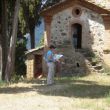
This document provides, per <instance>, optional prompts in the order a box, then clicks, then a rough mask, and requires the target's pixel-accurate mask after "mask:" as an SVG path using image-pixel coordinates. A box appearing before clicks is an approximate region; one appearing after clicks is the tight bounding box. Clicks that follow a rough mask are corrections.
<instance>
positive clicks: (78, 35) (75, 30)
mask: <svg viewBox="0 0 110 110" xmlns="http://www.w3.org/2000/svg"><path fill="white" fill-rule="evenodd" d="M72 44H73V47H74V48H75V49H81V48H82V47H81V46H82V25H81V24H78V23H75V24H73V25H72Z"/></svg>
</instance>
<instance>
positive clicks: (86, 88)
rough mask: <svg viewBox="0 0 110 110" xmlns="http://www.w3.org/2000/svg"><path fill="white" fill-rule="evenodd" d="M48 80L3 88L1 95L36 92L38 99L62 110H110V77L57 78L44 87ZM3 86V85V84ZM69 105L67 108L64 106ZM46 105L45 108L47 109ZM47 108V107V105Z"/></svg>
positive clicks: (97, 75) (92, 75) (25, 82)
mask: <svg viewBox="0 0 110 110" xmlns="http://www.w3.org/2000/svg"><path fill="white" fill-rule="evenodd" d="M42 81H45V82H46V79H45V78H43V79H39V80H36V79H34V80H31V81H24V82H22V84H19V83H18V84H15V85H14V86H13V85H12V86H11V85H9V87H4V88H1V89H2V90H1V93H5V92H6V94H10V93H11V94H15V93H16V92H17V93H18V94H19V93H25V92H29V91H33V90H34V91H35V92H37V94H35V96H36V97H41V96H42V97H43V96H44V97H45V100H48V98H50V99H51V100H54V101H55V103H56V104H57V105H59V103H60V102H59V101H60V100H62V101H63V100H67V101H64V102H62V101H61V103H60V105H59V106H60V107H61V110H67V109H68V110H110V109H109V108H110V76H109V75H106V74H103V75H102V74H91V75H88V76H84V77H75V76H74V77H62V78H55V82H56V84H54V85H52V86H47V85H42ZM1 84H3V83H1ZM66 104H68V106H67V108H66V106H65V107H64V105H66ZM45 105H46V104H45V103H43V106H44V107H45ZM46 106H47V105H46Z"/></svg>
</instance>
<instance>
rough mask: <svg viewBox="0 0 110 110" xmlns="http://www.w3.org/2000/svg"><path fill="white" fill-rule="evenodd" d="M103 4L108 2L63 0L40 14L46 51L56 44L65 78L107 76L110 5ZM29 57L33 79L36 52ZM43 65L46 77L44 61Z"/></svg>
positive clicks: (109, 59) (109, 42)
mask: <svg viewBox="0 0 110 110" xmlns="http://www.w3.org/2000/svg"><path fill="white" fill-rule="evenodd" d="M95 1H97V2H95ZM102 1H107V0H62V1H61V2H59V3H57V4H55V5H54V6H51V7H48V8H47V9H45V10H43V11H42V12H41V15H42V16H43V18H44V22H45V32H44V51H45V50H46V49H47V48H48V47H49V45H50V44H54V45H55V46H56V47H57V49H58V51H59V53H61V54H63V55H64V60H65V64H64V65H62V75H74V74H83V73H84V74H85V73H90V72H104V69H105V68H104V67H105V66H106V67H108V68H109V67H110V1H109V0H108V1H109V2H108V3H107V5H106V6H103V5H101V3H102ZM108 5H109V6H108ZM37 51H38V50H37ZM42 54H43V52H42V53H41V56H42ZM29 55H30V56H32V58H31V59H30V57H29V60H28V61H30V62H31V63H29V62H28V63H29V65H30V64H31V66H30V67H31V70H32V72H31V71H30V72H29V71H28V73H29V74H30V73H31V77H32V76H33V74H34V73H35V70H36V69H35V68H37V67H36V66H34V65H35V58H36V57H34V56H35V52H34V54H29ZM37 56H38V55H37ZM40 62H42V71H43V72H44V73H45V71H46V69H45V65H44V63H43V60H41V61H40ZM32 65H33V66H32ZM30 67H29V68H30ZM27 68H28V66H27ZM29 68H28V69H29Z"/></svg>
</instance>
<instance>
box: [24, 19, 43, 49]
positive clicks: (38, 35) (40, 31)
mask: <svg viewBox="0 0 110 110" xmlns="http://www.w3.org/2000/svg"><path fill="white" fill-rule="evenodd" d="M43 34H44V21H43V19H42V22H41V24H40V25H39V26H36V27H35V47H36V46H37V45H38V43H39V41H40V39H41V38H42V37H43V36H44V35H43ZM25 37H26V38H27V45H26V47H27V49H28V50H29V49H31V43H30V34H29V33H27V34H26V35H25Z"/></svg>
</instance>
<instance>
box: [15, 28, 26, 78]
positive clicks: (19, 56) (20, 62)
mask: <svg viewBox="0 0 110 110" xmlns="http://www.w3.org/2000/svg"><path fill="white" fill-rule="evenodd" d="M26 50H27V49H26V38H25V37H23V35H22V33H21V31H20V26H19V30H18V36H17V42H16V52H15V74H16V75H19V76H21V75H23V76H25V75H26V64H25V60H26V55H25V52H26Z"/></svg>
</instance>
